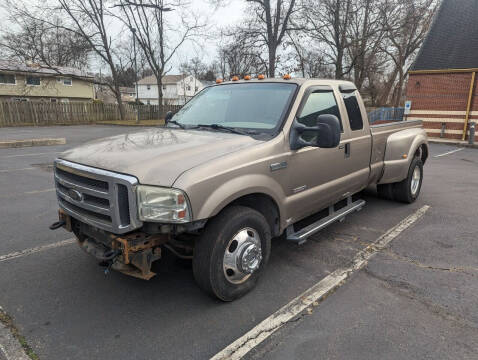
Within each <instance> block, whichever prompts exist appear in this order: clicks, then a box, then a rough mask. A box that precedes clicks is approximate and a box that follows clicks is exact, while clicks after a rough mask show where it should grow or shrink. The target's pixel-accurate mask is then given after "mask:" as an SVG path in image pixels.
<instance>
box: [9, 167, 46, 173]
mask: <svg viewBox="0 0 478 360" xmlns="http://www.w3.org/2000/svg"><path fill="white" fill-rule="evenodd" d="M35 169H37V168H34V167H27V168H21V169H1V170H0V173H8V172H13V171H24V170H35Z"/></svg>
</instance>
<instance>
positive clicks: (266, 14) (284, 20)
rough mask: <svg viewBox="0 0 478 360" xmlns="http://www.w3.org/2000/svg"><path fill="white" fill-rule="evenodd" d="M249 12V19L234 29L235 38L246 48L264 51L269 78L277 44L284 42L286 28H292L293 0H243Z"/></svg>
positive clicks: (274, 60)
mask: <svg viewBox="0 0 478 360" xmlns="http://www.w3.org/2000/svg"><path fill="white" fill-rule="evenodd" d="M246 1H247V2H248V3H249V4H250V7H249V9H248V13H251V14H252V17H251V19H250V20H246V21H244V23H243V24H242V26H241V27H239V28H236V29H234V35H235V36H236V40H240V41H242V42H243V43H244V44H246V45H247V46H249V47H253V48H255V49H256V50H258V51H260V52H262V50H265V51H266V52H267V55H266V57H267V58H266V60H265V61H264V63H265V64H266V69H267V73H268V76H269V77H274V76H275V74H276V70H277V60H278V59H277V58H278V49H279V46H280V45H281V44H282V43H283V41H284V36H285V34H286V31H287V30H292V29H291V20H292V16H293V15H294V13H295V12H296V11H297V3H296V0H277V1H276V3H275V5H274V4H273V2H272V1H271V0H246Z"/></svg>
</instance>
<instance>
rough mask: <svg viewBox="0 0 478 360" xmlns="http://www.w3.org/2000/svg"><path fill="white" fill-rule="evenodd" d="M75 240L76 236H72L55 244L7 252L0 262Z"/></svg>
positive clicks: (0, 257)
mask: <svg viewBox="0 0 478 360" xmlns="http://www.w3.org/2000/svg"><path fill="white" fill-rule="evenodd" d="M75 242H76V238H70V239H66V240H62V241H58V242H56V243H53V244H48V245H42V246H37V247H34V248H30V249H25V250H21V251H15V252H12V253H10V254H6V255H0V262H4V261H8V260H12V259H17V258H20V257H24V256H28V255H31V254H35V253H38V252H42V251H45V250H49V249H54V248H58V247H61V246H65V245H70V244H74V243H75Z"/></svg>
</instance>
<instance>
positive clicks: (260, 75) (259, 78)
mask: <svg viewBox="0 0 478 360" xmlns="http://www.w3.org/2000/svg"><path fill="white" fill-rule="evenodd" d="M265 78H266V77H265V76H264V74H259V75H257V79H258V80H264V79H265Z"/></svg>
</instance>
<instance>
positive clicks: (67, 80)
mask: <svg viewBox="0 0 478 360" xmlns="http://www.w3.org/2000/svg"><path fill="white" fill-rule="evenodd" d="M63 85H66V86H72V85H73V80H71V78H63Z"/></svg>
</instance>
